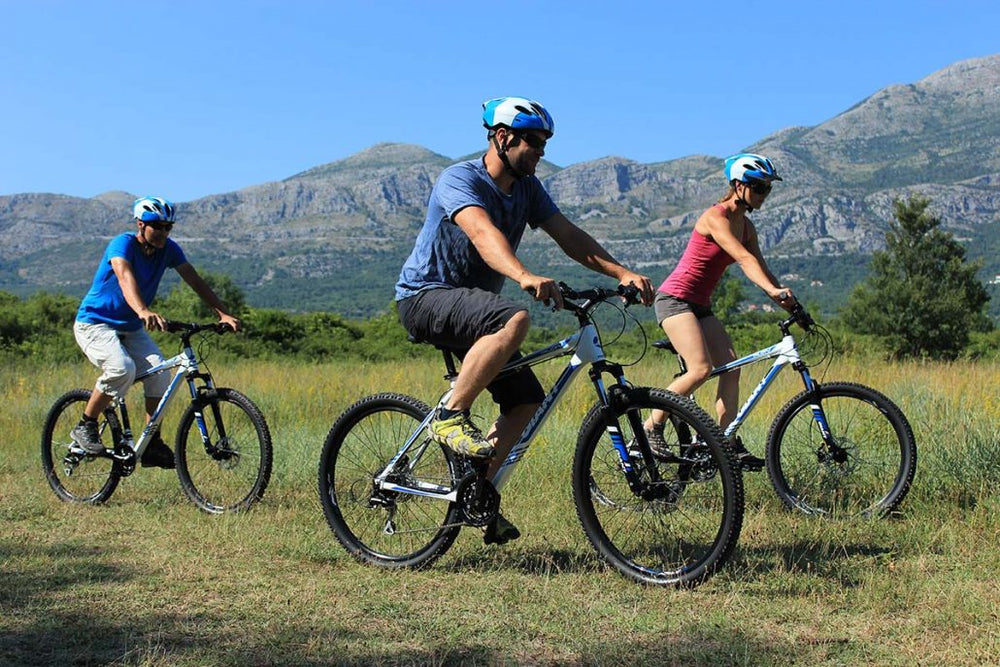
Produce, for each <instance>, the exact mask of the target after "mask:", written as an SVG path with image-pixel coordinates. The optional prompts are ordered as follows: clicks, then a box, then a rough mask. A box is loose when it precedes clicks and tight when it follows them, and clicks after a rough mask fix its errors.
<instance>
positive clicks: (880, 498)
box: [767, 382, 917, 516]
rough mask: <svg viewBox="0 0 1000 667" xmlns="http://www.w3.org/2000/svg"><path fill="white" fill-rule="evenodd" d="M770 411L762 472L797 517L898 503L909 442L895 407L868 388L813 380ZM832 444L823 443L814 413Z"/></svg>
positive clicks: (911, 465) (869, 512)
mask: <svg viewBox="0 0 1000 667" xmlns="http://www.w3.org/2000/svg"><path fill="white" fill-rule="evenodd" d="M817 394H818V397H819V400H818V401H816V400H814V397H813V395H812V394H810V393H808V392H802V393H801V394H799V395H798V396H796V397H794V398H793V399H792V400H790V401H789V402H788V403H787V404H786V405H785V406H784V407H783V408H781V410H780V411H779V412H778V416H777V417H776V418H775V420H774V423H773V424H771V429H770V432H769V433H768V436H767V472H768V475H769V476H770V478H771V484H772V485H773V486H774V490H775V491H776V492H777V493H778V497H779V498H781V500H782V502H784V503H785V505H786V506H787V507H789V508H791V509H795V510H799V511H801V512H804V513H805V514H819V515H843V516H879V515H884V514H886V513H888V512H891V511H892V510H894V509H895V508H896V507H898V506H899V504H900V503H901V502H902V501H903V498H905V497H906V493H907V491H909V489H910V484H911V483H912V482H913V475H914V473H915V472H916V469H917V445H916V442H915V441H914V438H913V431H912V429H911V428H910V424H909V423H908V422H907V421H906V417H905V416H904V415H903V413H902V411H901V410H900V409H899V408H898V407H896V404H895V403H893V402H892V401H890V400H889V399H888V398H886V397H885V396H883V395H882V394H880V393H879V392H877V391H875V390H874V389H870V388H869V387H865V386H862V385H859V384H853V383H847V382H835V383H830V384H824V385H820V386H819V387H818V388H817ZM820 408H821V409H822V415H823V416H824V417H825V419H826V424H827V426H828V427H829V430H830V434H831V436H832V438H833V441H834V443H835V444H836V447H833V448H831V447H829V446H828V445H827V444H826V442H824V440H823V435H822V433H821V432H820V426H819V423H818V421H817V414H818V410H819V409H820Z"/></svg>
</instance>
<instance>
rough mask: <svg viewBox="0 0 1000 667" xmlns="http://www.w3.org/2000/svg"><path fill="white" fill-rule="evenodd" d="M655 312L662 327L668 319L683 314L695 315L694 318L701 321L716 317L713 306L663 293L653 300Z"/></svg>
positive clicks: (658, 293)
mask: <svg viewBox="0 0 1000 667" xmlns="http://www.w3.org/2000/svg"><path fill="white" fill-rule="evenodd" d="M653 312H655V313H656V323H657V324H660V325H662V324H663V320H665V319H667V318H668V317H672V316H674V315H680V314H681V313H694V316H695V317H697V318H698V319H699V320H703V319H705V318H706V317H712V316H713V315H715V313H713V312H712V307H711V306H702V305H701V304H697V303H692V302H690V301H685V300H684V299H678V298H677V297H676V296H671V295H669V294H664V293H663V292H657V293H656V298H655V299H653Z"/></svg>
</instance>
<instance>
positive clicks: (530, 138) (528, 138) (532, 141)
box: [514, 132, 549, 151]
mask: <svg viewBox="0 0 1000 667" xmlns="http://www.w3.org/2000/svg"><path fill="white" fill-rule="evenodd" d="M514 136H516V137H518V138H519V139H521V140H523V141H524V143H526V144H528V145H529V146H531V147H532V148H534V149H535V150H536V151H541V150H545V144H547V143H549V140H548V139H543V138H542V137H540V136H538V135H537V134H528V133H527V132H522V133H520V134H516V135H514Z"/></svg>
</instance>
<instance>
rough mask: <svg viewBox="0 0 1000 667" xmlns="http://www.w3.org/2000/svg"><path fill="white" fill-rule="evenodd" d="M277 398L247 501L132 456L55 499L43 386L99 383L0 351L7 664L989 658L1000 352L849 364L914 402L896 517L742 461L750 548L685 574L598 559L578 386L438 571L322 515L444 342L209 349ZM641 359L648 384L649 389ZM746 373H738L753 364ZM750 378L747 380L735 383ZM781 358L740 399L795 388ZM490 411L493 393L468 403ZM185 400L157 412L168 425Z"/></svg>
mask: <svg viewBox="0 0 1000 667" xmlns="http://www.w3.org/2000/svg"><path fill="white" fill-rule="evenodd" d="M216 366H217V368H215V369H214V370H215V372H216V378H217V380H218V381H219V383H220V384H221V385H224V386H233V387H236V388H239V389H241V390H242V391H243V392H244V393H246V394H248V395H250V396H251V397H252V398H254V399H255V400H256V402H257V403H258V404H259V405H260V407H261V408H262V409H263V411H264V413H265V415H266V416H267V418H268V421H269V424H270V427H271V432H272V434H273V436H274V443H275V468H274V475H273V478H272V482H271V485H270V487H269V489H268V491H267V493H266V495H265V497H264V500H263V501H262V503H261V504H260V505H259V506H257V507H256V508H255V509H254V510H253V511H252V512H250V513H248V514H245V515H243V516H223V517H213V516H207V515H204V514H202V513H200V512H198V511H197V510H196V509H195V508H194V507H193V505H191V504H189V503H188V502H187V501H186V499H185V498H184V496H183V494H182V493H181V491H180V488H179V485H178V482H177V479H176V476H175V474H174V473H173V472H172V471H161V470H148V469H146V470H143V469H139V470H138V471H137V473H136V474H135V475H134V476H132V477H130V478H128V479H126V480H124V481H123V483H122V485H121V486H120V487H119V489H118V491H117V492H116V493H115V495H114V496H113V497H112V499H111V500H110V501H109V503H108V504H107V505H105V506H103V507H78V506H71V505H67V504H64V503H61V502H59V501H58V500H57V499H56V497H55V495H54V494H53V493H52V492H51V490H50V489H49V487H48V485H47V484H46V482H45V479H44V477H43V475H42V472H41V469H40V463H39V453H38V440H39V432H40V429H41V424H42V421H43V418H44V416H45V413H46V411H47V409H48V407H49V405H50V404H51V403H52V401H53V400H54V399H55V398H56V397H57V396H58V395H60V394H61V393H62V392H63V391H65V390H67V389H70V388H74V387H87V386H90V385H91V384H92V382H93V379H94V373H93V371H92V369H91V368H89V367H88V366H86V365H85V364H84V363H80V364H76V365H71V366H61V367H38V366H33V367H29V366H23V367H18V366H16V365H14V366H8V367H6V368H3V369H0V392H2V395H3V397H4V406H3V408H2V411H0V432H2V433H3V434H4V435H5V437H4V439H3V445H2V449H0V664H14V665H16V664H36V663H40V664H60V665H63V664H77V665H87V664H119V665H216V664H219V665H247V664H251V665H265V664H268V665H269V664H289V665H298V664H306V665H308V664H314V665H326V664H394V665H410V664H413V665H417V664H421V665H422V664H432V665H458V664H463V665H465V664H480V665H496V664H552V665H563V664H588V665H591V664H592V665H622V664H634V665H639V664H643V665H646V664H655V665H859V664H861V665H865V664H870V665H912V664H921V665H981V664H996V663H997V662H998V661H1000V618H998V609H1000V586H998V585H997V575H998V573H1000V555H998V554H1000V550H998V544H1000V491H998V488H1000V426H998V424H1000V396H998V394H997V391H996V389H997V387H998V386H1000V367H997V366H994V365H966V364H961V365H959V364H956V365H918V364H905V365H900V364H893V365H890V364H885V363H869V362H851V361H849V360H846V361H845V360H838V361H837V362H835V363H834V365H833V366H832V367H831V368H830V369H829V371H828V372H827V373H826V376H827V379H837V380H851V381H856V382H862V383H865V384H869V385H871V386H874V387H876V388H878V389H879V390H881V391H883V392H884V393H886V394H888V395H889V396H891V397H892V398H893V399H894V400H896V401H897V403H899V405H900V406H901V407H902V408H903V410H904V411H905V412H906V414H907V415H908V416H909V418H910V421H911V423H912V426H913V429H914V432H915V433H916V437H917V441H918V446H919V448H920V458H919V462H918V472H917V477H916V481H915V483H914V487H913V490H912V492H911V494H910V496H909V498H908V499H907V501H906V502H905V503H904V505H903V508H902V509H903V512H902V514H901V516H900V517H898V518H896V519H894V520H888V521H879V522H860V521H859V522H850V521H822V520H815V519H807V518H805V517H802V516H797V515H794V514H791V513H789V512H786V511H783V510H782V509H781V507H780V504H779V503H778V501H777V500H776V499H775V497H774V495H773V493H772V492H771V489H770V486H769V484H768V481H767V478H766V475H765V474H763V473H762V474H759V475H754V476H748V477H747V478H746V486H747V494H746V495H747V512H746V519H745V522H744V528H743V533H742V537H741V540H740V546H739V548H738V549H737V551H736V553H735V555H734V557H733V559H732V561H731V562H730V564H729V565H728V566H727V568H726V569H725V570H724V571H723V572H722V573H721V574H719V575H717V576H716V577H714V578H713V579H711V580H710V581H708V582H707V583H706V584H704V585H703V586H701V587H699V588H697V589H695V590H690V591H675V590H663V589H657V588H649V587H642V586H638V585H636V584H633V583H631V582H630V581H628V580H626V579H624V578H622V577H620V576H619V575H617V574H615V573H614V572H612V571H609V570H608V569H607V568H605V567H604V566H603V564H602V563H601V562H600V561H599V560H598V559H597V558H596V556H595V555H594V554H593V553H592V551H591V549H590V546H589V544H588V543H587V541H586V538H585V537H584V536H583V534H582V531H581V529H580V526H579V524H578V522H577V520H576V516H575V512H574V510H573V506H572V499H571V493H570V486H569V474H570V462H571V458H572V451H573V446H574V443H575V437H576V430H577V429H578V428H579V423H580V419H581V417H582V415H583V413H584V411H585V410H586V408H587V407H588V406H589V404H590V403H591V402H592V397H591V396H590V395H589V393H588V392H590V391H591V390H590V388H589V387H588V386H586V383H585V382H583V383H580V384H579V385H578V386H577V387H576V388H575V389H574V393H573V395H572V396H571V397H570V400H568V401H566V402H565V403H564V404H563V405H561V406H560V407H559V409H558V411H557V413H556V415H555V417H554V418H553V420H552V421H550V422H549V425H548V426H547V431H546V432H545V433H543V436H542V438H541V439H540V441H539V442H537V443H536V445H535V446H534V447H533V448H532V450H531V453H530V454H529V456H528V458H527V460H526V461H525V464H524V465H523V466H522V467H521V469H520V470H519V471H518V473H517V475H516V476H515V478H514V479H513V481H512V482H511V484H510V486H509V487H508V488H507V489H506V490H505V497H504V511H505V514H506V515H507V516H509V517H510V518H511V519H512V520H513V521H514V522H515V523H516V524H517V525H518V526H519V527H520V528H521V530H522V533H523V537H522V538H521V539H520V540H518V541H517V542H513V543H511V544H509V545H507V546H504V547H495V546H490V547H486V546H484V545H483V544H482V540H481V535H480V533H479V532H478V531H475V530H472V529H469V530H465V531H463V532H462V534H461V535H460V536H459V538H458V541H457V542H456V544H455V545H454V547H453V548H452V549H451V551H450V552H449V553H448V554H447V555H446V556H445V557H444V558H442V559H441V560H440V561H438V563H437V564H435V565H434V566H433V567H432V568H431V569H429V570H427V571H422V572H403V573H386V572H383V571H379V570H375V569H372V568H367V567H364V566H361V565H359V564H356V563H355V562H354V561H353V560H351V559H350V558H348V557H347V556H346V555H345V553H344V552H343V551H342V550H341V549H340V547H339V545H338V543H337V542H336V540H335V539H334V537H333V535H332V534H331V532H330V530H329V529H328V527H327V526H326V523H325V521H324V519H323V516H322V512H321V509H320V505H319V501H318V498H317V495H316V488H315V487H316V466H317V462H318V458H319V453H320V448H321V446H322V442H323V439H324V437H325V435H326V432H327V430H328V429H329V427H330V425H331V424H332V422H333V420H334V419H335V417H336V415H337V414H338V413H339V412H340V411H341V410H343V409H344V408H345V407H346V406H347V405H348V404H350V403H351V402H353V401H354V400H356V399H357V398H360V397H361V396H362V395H365V394H368V393H374V392H376V391H400V392H406V393H410V394H413V395H416V396H419V397H421V398H423V399H424V400H425V401H433V400H434V398H435V397H436V395H437V394H439V393H440V391H441V390H442V388H443V382H442V380H441V378H440V373H441V371H440V368H439V367H438V366H439V364H437V363H432V362H413V363H410V364H406V365H400V364H391V365H389V364H387V365H360V366H359V365H357V364H353V363H344V364H324V365H316V366H305V365H282V364H278V363H250V362H246V363H239V364H235V365H224V364H222V363H217V364H216ZM667 373H668V369H667V368H666V364H665V362H664V361H663V360H662V359H647V360H646V361H644V362H643V363H642V364H640V365H639V366H638V367H637V368H636V369H634V371H633V372H632V373H630V377H631V379H632V380H633V381H634V382H636V383H637V384H650V385H659V386H663V385H664V384H666V379H665V378H666V375H667ZM751 375H753V374H751ZM752 380H756V378H755V377H746V376H745V377H744V384H745V385H747V386H748V387H749V385H750V384H751V381H752ZM791 380H794V378H792V377H791V376H786V377H785V378H784V379H783V380H782V382H783V383H784V384H781V385H779V386H778V387H777V388H776V389H775V390H774V391H773V392H772V393H771V394H770V395H769V396H768V397H766V399H765V401H764V403H763V404H762V405H761V406H760V408H759V409H758V412H757V413H756V414H755V415H754V416H753V417H752V418H751V421H750V423H748V425H747V427H746V430H745V431H744V440H745V441H746V442H747V443H748V445H749V446H750V448H751V449H752V450H754V451H756V452H757V453H760V451H761V448H762V443H763V438H764V436H765V434H766V432H767V426H768V423H769V416H770V415H773V414H774V413H775V412H776V411H777V409H778V408H779V407H780V405H781V404H782V403H783V402H784V401H785V400H787V399H788V398H790V397H791V395H792V394H793V393H795V392H797V391H798V388H797V387H796V386H795V385H794V384H793V383H792V382H791ZM483 410H484V411H487V410H489V408H488V406H484V407H483ZM175 425H176V415H174V416H173V417H172V418H169V419H168V421H167V426H166V431H167V435H168V438H167V439H168V441H170V440H171V438H172V432H173V427H174V426H175Z"/></svg>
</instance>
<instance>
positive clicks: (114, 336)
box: [73, 321, 170, 400]
mask: <svg viewBox="0 0 1000 667" xmlns="http://www.w3.org/2000/svg"><path fill="white" fill-rule="evenodd" d="M73 336H74V337H75V338H76V344H77V345H79V346H80V349H81V350H83V353H84V354H85V355H87V358H88V359H90V363H92V364H94V365H95V366H97V367H98V368H99V369H101V377H99V378H98V379H97V389H98V390H99V391H101V392H104V393H105V394H109V395H111V396H114V397H115V398H118V399H119V400H121V399H122V398H124V396H125V393H126V392H127V391H128V389H129V387H131V386H132V383H133V382H135V376H136V375H137V374H142V373H145V372H146V371H148V370H149V369H150V368H152V367H153V366H156V365H157V364H159V363H161V362H162V361H163V355H162V354H161V353H160V348H159V347H157V346H156V343H154V342H153V339H152V338H150V337H149V334H147V333H146V332H145V331H144V330H143V329H137V330H135V331H115V330H114V329H112V328H111V327H109V326H108V325H107V324H88V323H87V322H80V321H77V322H76V323H75V324H74V325H73ZM169 385H170V374H169V373H167V372H166V371H160V372H159V373H156V374H155V375H150V376H149V377H148V378H146V379H145V380H143V389H144V392H145V394H146V398H155V399H159V398H161V397H162V396H163V394H165V393H166V391H167V387H168V386H169Z"/></svg>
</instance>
